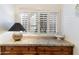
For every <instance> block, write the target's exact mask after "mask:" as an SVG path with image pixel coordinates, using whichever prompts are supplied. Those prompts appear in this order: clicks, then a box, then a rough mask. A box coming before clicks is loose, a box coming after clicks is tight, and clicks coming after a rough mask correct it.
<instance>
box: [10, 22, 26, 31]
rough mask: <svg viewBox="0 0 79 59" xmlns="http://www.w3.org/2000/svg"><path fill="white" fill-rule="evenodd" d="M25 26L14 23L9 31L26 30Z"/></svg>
mask: <svg viewBox="0 0 79 59" xmlns="http://www.w3.org/2000/svg"><path fill="white" fill-rule="evenodd" d="M24 30H25V29H24V27H23V26H22V25H21V24H20V23H14V25H13V26H12V27H11V28H10V29H9V31H24Z"/></svg>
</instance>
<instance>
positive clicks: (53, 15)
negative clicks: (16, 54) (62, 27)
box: [20, 12, 58, 34]
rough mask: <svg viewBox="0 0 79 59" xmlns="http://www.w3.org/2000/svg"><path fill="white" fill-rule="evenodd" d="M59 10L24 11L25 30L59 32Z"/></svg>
mask: <svg viewBox="0 0 79 59" xmlns="http://www.w3.org/2000/svg"><path fill="white" fill-rule="evenodd" d="M57 16H58V12H22V13H20V17H21V24H22V25H23V26H24V28H25V32H31V33H32V32H33V33H53V34H55V33H56V32H57V26H56V25H57V23H56V22H57V19H58V17H57Z"/></svg>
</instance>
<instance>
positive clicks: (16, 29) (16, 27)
mask: <svg viewBox="0 0 79 59" xmlns="http://www.w3.org/2000/svg"><path fill="white" fill-rule="evenodd" d="M24 30H25V29H24V27H23V26H22V25H21V24H20V23H14V25H13V26H12V27H11V28H10V29H9V31H14V33H13V35H12V37H13V39H14V41H20V40H21V39H22V37H23V35H22V33H21V32H20V31H24Z"/></svg>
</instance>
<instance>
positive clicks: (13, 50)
mask: <svg viewBox="0 0 79 59" xmlns="http://www.w3.org/2000/svg"><path fill="white" fill-rule="evenodd" d="M27 51H28V48H27V47H23V46H5V47H4V52H3V54H23V53H27Z"/></svg>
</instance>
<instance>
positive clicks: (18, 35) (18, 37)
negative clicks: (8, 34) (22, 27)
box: [12, 32, 23, 41]
mask: <svg viewBox="0 0 79 59" xmlns="http://www.w3.org/2000/svg"><path fill="white" fill-rule="evenodd" d="M12 37H13V39H14V41H20V40H21V39H22V37H23V35H22V33H20V32H14V33H13V35H12Z"/></svg>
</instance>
